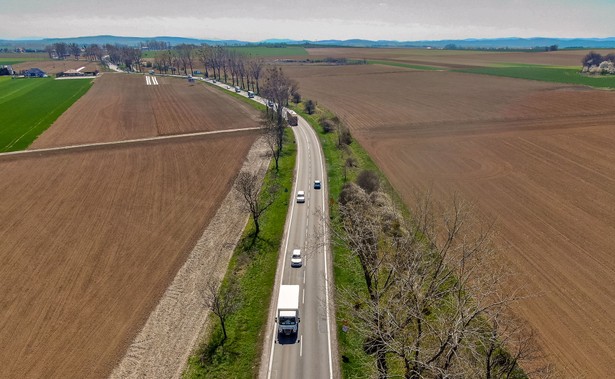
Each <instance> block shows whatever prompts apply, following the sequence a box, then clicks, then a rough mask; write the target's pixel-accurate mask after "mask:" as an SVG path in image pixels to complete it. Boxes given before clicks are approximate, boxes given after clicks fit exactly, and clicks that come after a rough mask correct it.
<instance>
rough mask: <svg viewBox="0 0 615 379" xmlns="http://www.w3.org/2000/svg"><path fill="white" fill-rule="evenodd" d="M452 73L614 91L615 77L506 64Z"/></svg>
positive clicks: (564, 69) (553, 67) (561, 69)
mask: <svg viewBox="0 0 615 379" xmlns="http://www.w3.org/2000/svg"><path fill="white" fill-rule="evenodd" d="M453 71H455V72H464V73H470V74H482V75H493V76H503V77H508V78H515V79H528V80H538V81H543V82H551V83H565V84H576V85H584V86H590V87H596V88H613V89H615V76H613V75H605V76H588V75H584V74H581V73H580V72H579V71H580V67H566V66H546V65H530V64H511V63H506V64H501V65H497V66H495V65H494V66H491V67H477V68H471V69H462V70H453Z"/></svg>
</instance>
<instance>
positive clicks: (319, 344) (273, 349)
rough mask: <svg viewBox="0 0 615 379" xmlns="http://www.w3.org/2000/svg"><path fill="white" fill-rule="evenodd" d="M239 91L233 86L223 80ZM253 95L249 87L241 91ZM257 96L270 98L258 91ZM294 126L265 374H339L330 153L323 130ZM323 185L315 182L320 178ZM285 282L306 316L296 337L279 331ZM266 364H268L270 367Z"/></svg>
mask: <svg viewBox="0 0 615 379" xmlns="http://www.w3.org/2000/svg"><path fill="white" fill-rule="evenodd" d="M217 85H218V86H220V87H223V88H227V89H228V90H230V91H233V90H234V89H233V87H230V86H228V85H226V84H222V83H217ZM240 93H241V94H242V95H244V96H247V93H246V92H245V91H241V92H240ZM254 100H255V101H258V102H260V103H265V101H264V99H262V98H260V97H258V96H256V98H254ZM292 130H293V132H294V135H295V140H296V142H297V163H296V167H295V183H294V186H293V191H292V193H291V203H290V209H289V215H288V217H287V219H286V226H285V228H286V229H285V233H284V240H283V242H282V251H281V252H280V254H281V256H280V260H279V263H278V276H277V278H276V284H275V286H274V290H273V291H274V292H273V296H272V307H271V312H270V315H269V322H268V325H270V326H271V328H270V330H268V331H267V332H268V333H269V336H268V337H269V338H266V341H269V346H265V354H263V360H262V362H261V365H262V369H261V371H260V372H261V375H260V376H261V377H265V378H267V379H282V378H293V379H299V378H306V379H311V378H319V379H321V378H337V377H339V369H338V365H337V361H336V360H335V354H334V352H333V351H332V349H333V348H334V347H335V346H337V343H336V340H335V338H336V335H335V323H334V313H333V312H332V309H333V308H332V307H333V306H332V303H331V300H332V298H331V294H332V289H331V285H332V276H331V275H332V263H331V259H330V252H329V243H328V240H327V238H328V232H327V229H326V228H327V223H326V222H325V221H326V220H327V219H328V217H329V208H328V203H327V199H328V196H327V193H328V187H327V175H326V168H325V161H324V154H323V152H322V148H321V146H320V141H319V140H318V136H317V135H316V133H315V132H314V130H313V129H312V127H311V126H310V125H309V124H308V123H307V122H306V121H305V120H304V119H303V118H301V117H298V125H297V126H293V127H292ZM315 180H320V181H321V188H320V189H316V188H314V181H315ZM298 191H304V192H305V202H304V203H297V192H298ZM294 249H301V253H302V256H303V265H302V266H301V267H291V265H290V256H291V253H292V251H293V250H294ZM282 284H298V285H299V286H300V293H299V313H300V317H301V322H300V323H299V332H298V335H297V336H296V337H294V336H293V337H292V338H291V337H285V336H283V335H278V333H277V324H276V323H275V321H274V319H275V316H276V315H275V308H276V305H277V301H278V293H279V289H280V285H282ZM265 368H266V370H265Z"/></svg>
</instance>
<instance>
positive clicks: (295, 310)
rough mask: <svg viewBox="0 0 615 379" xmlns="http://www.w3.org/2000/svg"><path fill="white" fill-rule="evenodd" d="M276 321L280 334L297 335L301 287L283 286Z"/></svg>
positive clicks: (299, 320)
mask: <svg viewBox="0 0 615 379" xmlns="http://www.w3.org/2000/svg"><path fill="white" fill-rule="evenodd" d="M275 321H276V322H277V323H278V334H282V333H283V334H285V335H287V336H288V335H291V334H297V332H298V331H299V322H301V319H300V318H299V285H298V284H291V285H288V284H287V285H281V286H280V295H279V297H278V310H277V317H276V318H275Z"/></svg>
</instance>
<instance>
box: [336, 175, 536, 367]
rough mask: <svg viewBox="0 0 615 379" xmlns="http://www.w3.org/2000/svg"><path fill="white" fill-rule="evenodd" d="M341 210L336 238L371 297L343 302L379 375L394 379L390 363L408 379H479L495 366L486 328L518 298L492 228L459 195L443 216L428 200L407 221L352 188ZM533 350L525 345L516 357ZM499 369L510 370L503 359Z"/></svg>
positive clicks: (353, 295) (385, 200) (352, 293)
mask: <svg viewBox="0 0 615 379" xmlns="http://www.w3.org/2000/svg"><path fill="white" fill-rule="evenodd" d="M339 203H340V216H341V217H340V220H341V226H340V229H339V230H338V235H337V237H338V240H339V241H343V245H344V246H345V248H347V249H348V250H349V251H350V252H351V253H352V254H353V255H354V256H355V257H356V258H357V260H358V262H359V266H360V274H361V275H362V277H363V279H364V284H365V291H357V290H356V288H352V289H346V290H345V291H343V292H344V296H343V299H342V300H341V303H342V304H345V306H346V307H347V308H349V309H351V312H352V315H353V325H354V328H355V329H357V330H358V332H359V334H361V335H363V336H364V350H365V351H366V352H367V353H368V354H372V355H374V357H375V358H376V371H377V376H378V377H379V378H386V377H388V375H389V361H390V360H391V359H396V362H398V363H396V364H395V365H396V366H401V367H404V369H405V373H404V376H405V378H407V379H419V378H424V377H430V378H452V377H476V376H482V374H481V375H478V374H477V373H479V372H480V373H484V372H485V371H483V370H484V369H483V367H484V366H483V362H487V360H489V361H490V362H492V363H493V362H496V360H495V359H494V356H493V355H492V356H491V357H488V356H487V355H486V352H488V351H489V348H488V347H489V346H491V345H490V342H489V336H491V335H493V333H492V332H493V329H490V328H489V325H493V324H494V323H495V321H494V320H495V318H494V315H500V314H502V310H503V309H505V308H506V307H507V306H508V305H509V304H510V303H511V302H513V301H516V300H517V299H518V296H517V295H516V293H507V292H504V291H503V290H502V288H503V286H502V281H503V279H504V278H505V277H506V275H505V273H504V271H503V270H502V269H501V268H500V267H499V265H498V264H497V261H496V260H495V259H494V258H495V256H494V250H493V249H492V245H491V240H490V236H491V229H490V227H487V228H485V227H482V226H481V225H482V224H480V223H479V222H477V221H476V220H474V219H473V218H472V217H471V212H470V211H469V209H468V207H467V206H466V205H465V204H464V203H462V202H460V201H458V200H457V199H456V198H455V199H453V201H452V202H451V204H450V205H449V206H447V207H445V209H444V210H443V211H442V215H441V216H439V217H438V214H439V213H438V212H439V211H438V212H437V211H436V209H435V207H433V206H432V204H431V202H430V200H429V199H428V198H427V199H426V200H422V201H419V202H417V206H416V207H415V209H413V210H411V212H410V214H411V215H413V217H412V218H411V219H408V218H406V217H402V213H401V211H399V210H397V209H396V207H395V206H394V205H393V202H392V201H391V200H390V199H389V197H388V196H387V195H385V194H383V193H381V192H378V191H374V192H371V193H367V192H366V191H365V190H364V189H362V188H361V187H359V186H357V185H355V184H353V183H348V184H347V185H345V187H344V189H343V191H342V194H341V196H340V202H339ZM497 321H498V322H500V321H501V319H497ZM498 330H499V329H498ZM497 347H499V346H496V348H497ZM493 351H495V348H494V350H493ZM526 353H527V346H525V345H523V346H521V351H519V352H516V353H514V354H513V355H512V356H513V357H522V356H526ZM393 357H396V358H393ZM518 363H519V361H509V362H508V365H507V366H506V370H508V372H513V371H514V370H517V369H518ZM496 366H497V370H500V371H498V372H504V369H503V364H502V362H500V361H497V365H496ZM496 366H494V365H491V366H490V368H489V371H490V372H492V373H494V372H496V369H495V367H496Z"/></svg>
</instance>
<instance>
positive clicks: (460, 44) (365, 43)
mask: <svg viewBox="0 0 615 379" xmlns="http://www.w3.org/2000/svg"><path fill="white" fill-rule="evenodd" d="M153 40H155V41H164V42H167V43H170V44H171V45H172V46H174V45H179V44H182V43H186V44H195V45H201V44H208V45H230V46H236V45H259V44H271V45H277V46H279V45H281V44H287V45H307V46H323V47H326V46H342V47H344V46H346V47H415V48H425V47H432V48H444V47H448V48H451V47H455V48H462V49H506V48H508V49H531V48H534V47H539V46H540V47H543V46H551V45H557V46H558V48H560V49H565V48H590V49H600V48H615V37H608V38H542V37H536V38H514V37H513V38H486V39H463V40H422V41H393V40H378V41H372V40H365V39H349V40H335V39H331V40H321V41H308V40H301V41H298V40H291V39H268V40H264V41H261V42H257V43H254V42H246V41H239V40H211V39H196V38H182V37H171V36H159V37H119V36H111V35H101V36H88V37H74V38H44V39H32V40H0V47H2V48H4V47H9V48H16V47H23V48H26V49H39V50H41V49H43V48H44V47H45V46H46V45H50V44H53V43H56V42H65V43H76V44H78V45H89V44H93V43H97V44H99V45H103V44H107V43H109V44H113V45H115V44H119V45H128V46H139V44H140V43H145V42H147V41H153Z"/></svg>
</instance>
